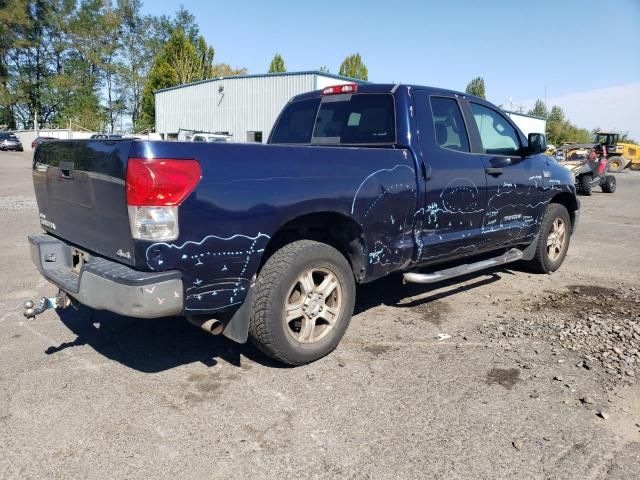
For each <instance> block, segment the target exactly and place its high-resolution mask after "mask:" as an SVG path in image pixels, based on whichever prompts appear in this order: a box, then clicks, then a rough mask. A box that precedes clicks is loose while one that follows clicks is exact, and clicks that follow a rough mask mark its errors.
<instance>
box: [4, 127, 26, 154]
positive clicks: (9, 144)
mask: <svg viewBox="0 0 640 480" xmlns="http://www.w3.org/2000/svg"><path fill="white" fill-rule="evenodd" d="M0 150H3V151H8V150H13V151H14V152H22V151H23V148H22V143H21V142H20V139H19V138H18V137H16V135H15V134H14V133H10V132H0Z"/></svg>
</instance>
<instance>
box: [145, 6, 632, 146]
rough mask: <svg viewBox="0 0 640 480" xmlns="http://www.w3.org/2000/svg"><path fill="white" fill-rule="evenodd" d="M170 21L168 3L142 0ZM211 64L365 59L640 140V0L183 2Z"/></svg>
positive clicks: (405, 75) (335, 66)
mask: <svg viewBox="0 0 640 480" xmlns="http://www.w3.org/2000/svg"><path fill="white" fill-rule="evenodd" d="M143 2H144V10H145V12H146V13H152V14H155V15H160V14H167V15H171V14H173V13H174V12H175V11H176V9H177V8H178V6H179V3H177V2H175V0H153V1H149V0H143ZM182 4H183V5H184V7H185V8H186V9H187V10H189V11H190V12H191V13H193V14H194V15H195V17H196V20H197V22H198V24H199V26H200V33H201V34H202V35H203V36H204V37H205V39H206V40H207V42H208V43H209V44H210V45H212V46H213V47H214V49H215V62H217V63H219V62H224V63H228V64H231V65H232V66H235V67H246V68H247V69H248V70H249V73H265V72H266V71H267V70H268V68H269V63H270V62H271V59H272V58H273V55H274V54H275V53H276V52H278V53H280V54H281V55H282V56H283V58H284V61H285V65H286V68H287V70H288V71H302V70H316V69H318V68H319V67H321V66H327V67H329V70H330V71H331V72H333V73H338V70H339V68H340V63H341V62H342V60H344V58H345V57H346V56H347V55H349V54H351V53H354V52H358V53H360V55H361V56H362V59H363V61H364V63H365V64H366V66H367V68H368V70H369V80H370V81H373V82H385V83H387V82H402V83H413V84H420V85H429V86H436V87H443V88H450V89H453V90H464V89H465V87H466V85H467V83H468V82H469V81H470V80H471V79H472V78H474V77H477V76H482V77H483V78H484V80H485V85H486V91H487V98H488V100H490V101H492V102H494V103H496V104H498V105H503V107H504V108H509V107H510V106H512V105H513V108H514V109H515V108H517V107H518V106H521V105H522V106H524V107H525V108H528V107H529V106H530V105H532V104H533V102H535V99H536V98H542V99H544V98H545V91H546V97H547V102H548V104H549V105H552V104H556V105H559V106H560V107H562V108H563V109H565V113H566V114H567V116H568V117H569V119H570V120H571V121H572V122H573V123H575V124H577V125H578V126H580V127H584V128H589V129H591V128H594V127H601V128H603V129H617V130H621V131H628V132H629V134H630V135H631V136H632V137H634V138H635V139H636V140H638V141H640V0H608V1H607V2H604V3H603V2H602V1H593V0H553V1H551V0H527V1H513V0H509V1H504V0H483V1H480V0H475V1H468V0H465V1H442V0H439V1H437V2H432V1H429V0H423V1H406V2H402V1H399V2H389V1H379V0H369V1H366V2H364V1H363V2H358V1H355V0H352V1H345V0H342V1H335V0H321V1H315V2H304V1H303V0H298V1H290V0H268V1H259V0H252V1H248V0H247V1H242V0H233V1H227V2H217V1H211V0H210V1H206V0H184V1H183V2H182Z"/></svg>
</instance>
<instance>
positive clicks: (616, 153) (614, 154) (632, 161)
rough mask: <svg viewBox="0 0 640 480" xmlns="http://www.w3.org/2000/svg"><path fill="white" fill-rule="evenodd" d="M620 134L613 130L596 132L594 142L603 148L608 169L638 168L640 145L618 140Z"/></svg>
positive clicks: (612, 170)
mask: <svg viewBox="0 0 640 480" xmlns="http://www.w3.org/2000/svg"><path fill="white" fill-rule="evenodd" d="M619 138H620V135H619V134H618V133H615V132H613V133H612V132H598V133H596V135H595V137H594V139H593V140H594V142H595V143H596V144H599V145H601V146H602V147H603V149H605V151H606V155H607V157H608V159H609V171H611V172H620V171H622V170H624V169H625V168H627V167H629V168H630V169H631V170H640V145H635V144H633V143H627V142H620V141H619Z"/></svg>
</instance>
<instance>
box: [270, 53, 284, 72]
mask: <svg viewBox="0 0 640 480" xmlns="http://www.w3.org/2000/svg"><path fill="white" fill-rule="evenodd" d="M286 71H287V69H286V68H285V66H284V60H283V59H282V56H281V55H280V54H279V53H276V54H275V55H274V56H273V60H271V64H270V65H269V73H284V72H286Z"/></svg>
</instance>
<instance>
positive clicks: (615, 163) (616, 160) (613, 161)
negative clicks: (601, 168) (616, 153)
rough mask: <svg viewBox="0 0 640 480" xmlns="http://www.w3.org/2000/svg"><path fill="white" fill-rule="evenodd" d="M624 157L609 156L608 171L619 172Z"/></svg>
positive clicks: (622, 168)
mask: <svg viewBox="0 0 640 480" xmlns="http://www.w3.org/2000/svg"><path fill="white" fill-rule="evenodd" d="M624 164H625V161H624V158H622V157H611V158H610V159H609V171H610V172H614V173H615V172H620V171H622V170H624Z"/></svg>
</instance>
